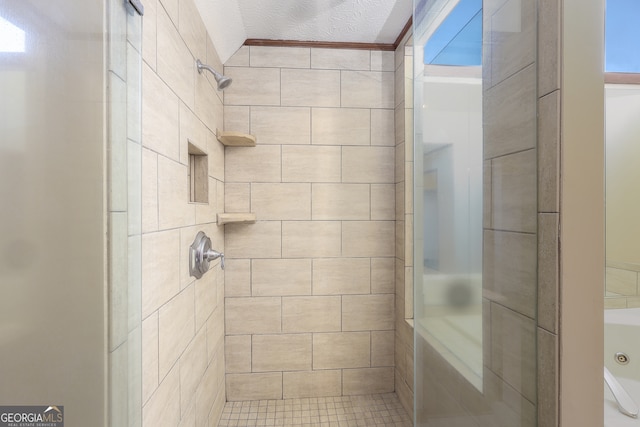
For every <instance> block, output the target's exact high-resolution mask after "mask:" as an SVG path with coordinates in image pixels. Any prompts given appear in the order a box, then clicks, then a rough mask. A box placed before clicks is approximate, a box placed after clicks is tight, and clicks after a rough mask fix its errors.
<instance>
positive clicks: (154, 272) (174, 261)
mask: <svg viewBox="0 0 640 427" xmlns="http://www.w3.org/2000/svg"><path fill="white" fill-rule="evenodd" d="M180 255H181V254H180V232H179V230H170V231H163V232H159V233H151V234H144V235H143V236H142V317H143V318H144V317H147V316H148V315H149V314H151V313H152V312H153V311H155V310H157V309H158V308H159V307H160V306H161V305H163V304H164V303H166V302H167V301H169V300H170V299H171V298H173V297H174V296H175V295H176V294H177V293H178V292H179V290H180V259H181V257H180Z"/></svg>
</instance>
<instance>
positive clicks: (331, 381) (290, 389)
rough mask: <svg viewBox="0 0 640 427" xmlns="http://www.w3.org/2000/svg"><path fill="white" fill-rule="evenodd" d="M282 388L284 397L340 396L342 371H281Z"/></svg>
mask: <svg viewBox="0 0 640 427" xmlns="http://www.w3.org/2000/svg"><path fill="white" fill-rule="evenodd" d="M282 388H283V390H282V393H283V396H282V397H283V398H284V399H293V398H306V397H324V396H340V394H341V393H342V372H341V371H340V370H322V371H308V372H283V373H282Z"/></svg>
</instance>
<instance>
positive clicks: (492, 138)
mask: <svg viewBox="0 0 640 427" xmlns="http://www.w3.org/2000/svg"><path fill="white" fill-rule="evenodd" d="M497 3H500V4H499V5H498V4H497ZM535 5H536V2H535V1H532V0H507V1H503V2H486V1H485V2H484V4H483V2H482V1H481V0H441V1H417V2H416V3H415V4H414V46H415V47H414V60H415V62H414V121H415V156H414V161H415V174H414V199H415V220H414V228H415V235H414V241H415V258H414V273H415V276H414V283H415V287H414V289H415V290H414V301H415V303H414V322H415V323H414V324H415V332H414V339H415V342H414V344H415V419H416V425H418V426H440V425H442V426H453V425H456V426H458V425H460V426H477V427H480V426H505V427H507V426H508V427H519V426H534V425H536V416H537V415H536V412H537V410H536V401H537V387H536V310H537V298H536V292H537V291H536V289H537V276H536V274H537V273H536V269H537V238H536V235H537V203H536V197H537V196H536V194H537V191H536V189H537V178H536V174H537V170H536V165H537V161H536V158H537V157H536V144H537V139H536V138H537V136H536V125H535V124H536V102H537V99H536V71H535V70H536V67H535V60H536V56H535V55H536V44H535V39H536V38H535V34H536V33H535V28H536V22H535V16H536V14H535V7H536V6H535Z"/></svg>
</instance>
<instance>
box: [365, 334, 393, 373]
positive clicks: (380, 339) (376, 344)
mask: <svg viewBox="0 0 640 427" xmlns="http://www.w3.org/2000/svg"><path fill="white" fill-rule="evenodd" d="M394 335H395V332H394V331H373V332H371V366H394V344H395V339H394V338H395V337H394Z"/></svg>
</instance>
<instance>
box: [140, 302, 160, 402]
mask: <svg viewBox="0 0 640 427" xmlns="http://www.w3.org/2000/svg"><path fill="white" fill-rule="evenodd" d="M158 357H159V354H158V312H157V311H154V312H153V313H152V314H151V315H150V316H149V317H147V318H146V319H144V320H143V321H142V403H146V402H147V400H149V398H150V397H151V395H152V394H153V392H154V391H155V390H156V388H157V387H158V384H159V379H158Z"/></svg>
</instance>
